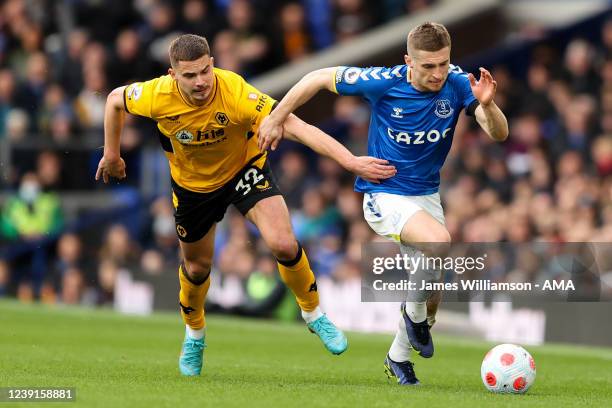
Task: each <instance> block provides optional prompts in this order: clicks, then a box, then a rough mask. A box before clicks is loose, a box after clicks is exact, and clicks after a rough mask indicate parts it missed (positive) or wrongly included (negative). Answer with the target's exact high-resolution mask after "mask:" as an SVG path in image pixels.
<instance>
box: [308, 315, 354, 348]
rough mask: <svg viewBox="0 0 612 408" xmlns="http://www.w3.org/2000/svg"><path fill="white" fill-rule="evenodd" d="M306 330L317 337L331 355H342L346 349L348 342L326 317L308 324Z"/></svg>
mask: <svg viewBox="0 0 612 408" xmlns="http://www.w3.org/2000/svg"><path fill="white" fill-rule="evenodd" d="M308 330H310V331H311V332H312V333H314V334H316V335H317V336H319V338H320V339H321V341H322V342H323V344H324V345H325V348H326V349H328V350H329V351H330V352H331V353H332V354H336V355H338V354H342V353H343V352H344V351H345V350H346V349H347V347H348V341H347V340H346V336H345V335H344V333H342V331H340V330H338V328H337V327H336V326H334V324H333V323H332V322H331V321H330V320H329V319H328V318H327V316H326V315H323V316H321V317H319V318H318V319H317V320H315V321H314V322H311V323H308Z"/></svg>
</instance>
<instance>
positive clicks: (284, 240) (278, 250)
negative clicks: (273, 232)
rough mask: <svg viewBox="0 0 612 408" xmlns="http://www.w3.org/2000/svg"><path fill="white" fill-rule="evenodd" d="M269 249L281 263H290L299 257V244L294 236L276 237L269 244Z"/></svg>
mask: <svg viewBox="0 0 612 408" xmlns="http://www.w3.org/2000/svg"><path fill="white" fill-rule="evenodd" d="M268 247H269V248H270V251H272V254H273V255H274V257H275V258H276V259H280V260H281V261H290V260H292V259H295V257H296V256H297V251H298V243H297V241H296V239H295V237H294V236H293V234H289V235H277V236H275V237H274V238H273V239H271V240H270V241H269V242H268Z"/></svg>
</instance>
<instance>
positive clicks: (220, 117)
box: [215, 112, 229, 126]
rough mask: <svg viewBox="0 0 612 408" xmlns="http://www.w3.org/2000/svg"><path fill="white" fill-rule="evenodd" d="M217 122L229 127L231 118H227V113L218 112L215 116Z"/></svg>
mask: <svg viewBox="0 0 612 408" xmlns="http://www.w3.org/2000/svg"><path fill="white" fill-rule="evenodd" d="M215 120H216V121H217V123H218V124H220V125H223V126H225V125H227V124H228V122H229V118H228V117H227V115H226V114H225V112H217V113H216V115H215Z"/></svg>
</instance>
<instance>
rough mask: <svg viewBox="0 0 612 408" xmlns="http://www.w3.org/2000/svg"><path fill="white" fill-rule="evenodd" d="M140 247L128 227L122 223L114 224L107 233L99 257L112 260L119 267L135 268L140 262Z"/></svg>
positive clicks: (106, 260)
mask: <svg viewBox="0 0 612 408" xmlns="http://www.w3.org/2000/svg"><path fill="white" fill-rule="evenodd" d="M139 253H140V249H139V247H138V244H137V243H136V242H134V241H133V240H132V238H131V237H130V234H129V232H128V230H127V228H126V227H125V226H124V225H122V224H113V225H111V226H110V228H109V229H108V231H107V233H106V237H105V239H104V242H103V243H102V248H101V249H100V255H99V259H100V260H103V261H105V262H111V263H113V265H114V266H116V267H117V268H126V269H128V270H131V269H134V267H136V266H138V264H139V259H140V257H139Z"/></svg>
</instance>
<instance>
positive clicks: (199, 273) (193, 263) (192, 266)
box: [184, 258, 212, 282]
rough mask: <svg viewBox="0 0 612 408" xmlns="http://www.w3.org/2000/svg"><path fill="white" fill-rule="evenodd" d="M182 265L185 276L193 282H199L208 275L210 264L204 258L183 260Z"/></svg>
mask: <svg viewBox="0 0 612 408" xmlns="http://www.w3.org/2000/svg"><path fill="white" fill-rule="evenodd" d="M184 265H185V267H186V270H185V273H186V274H187V276H188V277H189V278H190V279H191V280H192V281H194V282H200V281H203V280H205V279H206V277H207V276H208V275H209V274H210V269H211V267H212V262H211V260H210V259H206V258H195V259H185V264H184Z"/></svg>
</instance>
